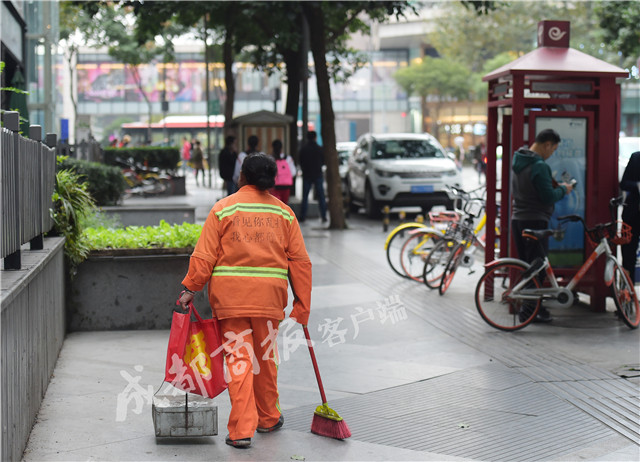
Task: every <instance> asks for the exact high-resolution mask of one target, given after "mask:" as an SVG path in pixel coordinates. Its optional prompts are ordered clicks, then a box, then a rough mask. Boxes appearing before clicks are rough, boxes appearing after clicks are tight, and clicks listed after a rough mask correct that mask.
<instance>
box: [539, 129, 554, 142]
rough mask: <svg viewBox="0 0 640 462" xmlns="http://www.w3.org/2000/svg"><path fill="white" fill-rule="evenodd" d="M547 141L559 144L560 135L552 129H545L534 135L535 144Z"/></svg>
mask: <svg viewBox="0 0 640 462" xmlns="http://www.w3.org/2000/svg"><path fill="white" fill-rule="evenodd" d="M547 141H551V142H553V144H558V143H560V135H558V132H557V131H555V130H553V129H552V128H545V129H544V130H542V131H541V132H540V133H538V134H537V135H536V143H540V144H542V143H546V142H547Z"/></svg>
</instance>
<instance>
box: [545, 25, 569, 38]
mask: <svg viewBox="0 0 640 462" xmlns="http://www.w3.org/2000/svg"><path fill="white" fill-rule="evenodd" d="M565 35H567V32H566V31H562V30H560V28H559V27H552V28H551V29H549V38H550V39H551V40H554V41H556V42H557V41H558V40H560V39H562V37H564V36H565Z"/></svg>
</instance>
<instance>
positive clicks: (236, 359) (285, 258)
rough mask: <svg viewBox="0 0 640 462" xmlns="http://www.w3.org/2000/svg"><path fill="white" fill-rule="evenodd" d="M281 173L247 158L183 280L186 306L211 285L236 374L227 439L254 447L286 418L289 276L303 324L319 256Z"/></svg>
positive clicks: (258, 158) (259, 156) (258, 157)
mask: <svg viewBox="0 0 640 462" xmlns="http://www.w3.org/2000/svg"><path fill="white" fill-rule="evenodd" d="M276 173H277V167H276V163H275V161H274V160H273V159H272V158H271V157H270V156H267V155H266V154H263V153H255V154H250V155H248V156H247V157H246V159H245V160H244V162H243V165H242V170H241V172H240V180H239V186H240V189H239V191H238V192H236V193H234V194H232V195H230V196H227V197H225V198H224V199H221V200H220V201H218V202H217V203H216V204H215V205H214V206H213V209H212V210H211V212H210V213H209V216H208V218H207V220H206V222H205V224H204V227H203V229H202V234H201V235H200V239H199V240H198V243H197V244H196V247H195V249H194V251H193V254H192V255H191V259H190V263H189V270H188V273H187V275H186V277H185V278H184V280H183V281H182V284H183V285H184V287H185V292H184V293H183V294H182V296H181V297H180V304H181V305H182V306H183V308H185V309H186V307H187V306H188V304H189V303H190V302H191V301H192V300H193V295H194V293H195V292H197V291H199V290H202V289H204V287H205V285H206V284H207V283H208V284H209V287H208V295H209V303H210V305H211V308H212V310H213V315H214V317H217V318H218V319H219V322H220V328H221V332H222V337H223V338H222V341H223V346H224V351H225V360H226V363H227V368H228V372H229V375H230V377H229V379H230V381H229V397H230V399H231V413H230V415H229V422H228V425H227V428H228V430H229V434H228V435H227V438H226V443H227V444H229V445H231V446H234V447H238V448H245V447H249V446H250V445H251V438H252V437H253V435H254V432H255V431H256V430H257V431H258V432H262V433H267V432H271V431H274V430H277V429H279V428H280V427H282V425H283V423H284V418H283V417H282V414H281V412H280V406H279V402H278V387H277V351H278V349H277V346H276V343H275V341H276V337H277V333H278V324H279V323H280V321H282V320H283V319H284V315H285V313H284V309H285V307H286V306H287V293H288V292H287V289H288V281H290V282H291V286H292V291H293V294H294V300H293V310H292V312H291V314H290V317H291V318H293V319H295V321H297V322H298V323H300V324H302V325H306V324H307V321H308V319H309V310H310V302H311V261H310V260H309V256H308V254H307V250H306V248H305V245H304V240H303V238H302V233H301V232H300V225H299V224H298V220H297V218H296V216H295V214H294V213H293V211H292V210H291V208H289V207H288V206H287V205H285V204H283V203H282V202H280V201H279V200H278V199H276V198H275V197H273V196H272V195H271V194H269V189H270V188H273V186H274V185H275V177H276Z"/></svg>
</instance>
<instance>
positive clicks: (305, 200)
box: [300, 176, 327, 221]
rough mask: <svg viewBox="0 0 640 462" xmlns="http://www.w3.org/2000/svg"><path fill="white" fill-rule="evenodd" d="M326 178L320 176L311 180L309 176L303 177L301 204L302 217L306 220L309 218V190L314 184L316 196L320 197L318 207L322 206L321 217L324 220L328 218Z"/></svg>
mask: <svg viewBox="0 0 640 462" xmlns="http://www.w3.org/2000/svg"><path fill="white" fill-rule="evenodd" d="M323 181H324V179H323V178H322V176H319V177H318V178H316V179H315V180H309V179H307V178H303V179H302V205H301V206H300V219H301V220H305V219H306V218H307V208H308V207H309V192H310V191H311V187H312V186H313V187H314V188H315V190H316V197H317V199H318V207H320V217H322V220H323V221H324V220H326V219H327V201H326V200H325V198H324V183H323Z"/></svg>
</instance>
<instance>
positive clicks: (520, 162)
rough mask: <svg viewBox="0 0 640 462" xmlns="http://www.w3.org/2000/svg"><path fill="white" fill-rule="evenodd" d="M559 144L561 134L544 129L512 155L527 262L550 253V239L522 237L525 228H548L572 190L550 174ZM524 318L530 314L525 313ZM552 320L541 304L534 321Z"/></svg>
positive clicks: (515, 226)
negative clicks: (556, 205)
mask: <svg viewBox="0 0 640 462" xmlns="http://www.w3.org/2000/svg"><path fill="white" fill-rule="evenodd" d="M559 144H560V135H559V134H558V133H557V132H556V131H555V130H552V129H546V130H542V131H541V132H540V133H538V134H537V135H536V138H535V141H534V142H533V144H532V145H531V146H530V147H529V148H528V149H527V148H526V147H522V148H520V149H518V150H517V151H516V152H515V154H514V157H513V166H512V174H511V191H512V194H513V196H512V197H513V211H512V213H511V227H512V230H513V240H514V241H515V244H516V249H517V252H518V257H519V258H520V259H521V260H524V261H526V262H528V263H532V262H533V261H534V260H535V259H536V258H538V257H545V256H546V255H547V254H548V253H549V239H548V238H546V239H543V240H541V241H539V243H538V242H531V241H529V240H528V239H525V238H524V237H522V231H523V230H525V229H547V228H549V220H550V219H551V215H552V214H553V210H554V207H555V206H554V204H555V203H556V202H558V201H559V200H560V199H562V198H563V197H565V196H567V195H568V194H569V193H571V190H572V189H573V186H572V185H571V184H570V183H560V184H558V183H557V182H556V181H555V180H554V179H553V176H552V175H551V168H550V167H549V165H547V163H546V162H545V161H546V160H547V159H548V158H549V157H551V156H552V155H553V153H554V152H555V151H556V149H557V148H558V145H559ZM541 247H542V250H541ZM541 252H542V253H541ZM523 317H528V316H527V315H526V314H523ZM551 320H552V317H551V314H550V313H549V311H548V310H547V309H546V308H545V307H544V306H542V307H540V310H539V312H538V315H537V316H536V319H535V320H534V322H550V321H551Z"/></svg>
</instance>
